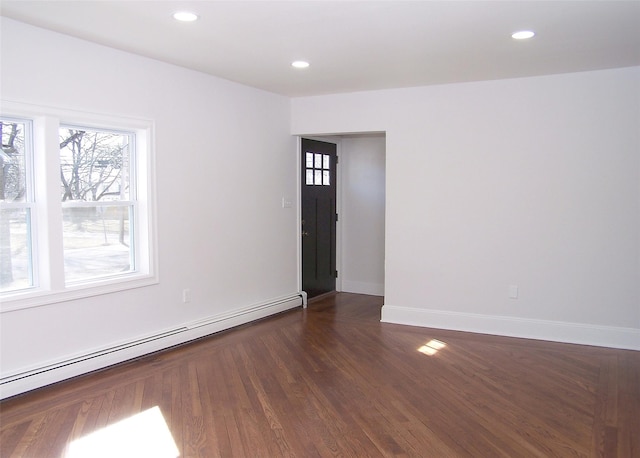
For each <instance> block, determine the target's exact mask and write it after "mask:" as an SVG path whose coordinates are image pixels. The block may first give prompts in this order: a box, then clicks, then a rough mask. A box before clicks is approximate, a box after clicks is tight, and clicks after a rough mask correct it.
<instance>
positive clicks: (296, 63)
mask: <svg viewBox="0 0 640 458" xmlns="http://www.w3.org/2000/svg"><path fill="white" fill-rule="evenodd" d="M291 66H292V67H295V68H307V67H308V66H309V62H306V61H304V60H296V61H293V62H291Z"/></svg>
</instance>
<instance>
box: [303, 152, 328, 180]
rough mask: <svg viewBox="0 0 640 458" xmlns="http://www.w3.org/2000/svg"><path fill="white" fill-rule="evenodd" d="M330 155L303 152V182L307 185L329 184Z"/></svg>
mask: <svg viewBox="0 0 640 458" xmlns="http://www.w3.org/2000/svg"><path fill="white" fill-rule="evenodd" d="M330 164H331V156H329V155H328V154H320V153H312V152H307V153H306V154H305V172H306V178H305V184H307V185H309V186H316V185H317V186H331V173H330V167H329V166H330Z"/></svg>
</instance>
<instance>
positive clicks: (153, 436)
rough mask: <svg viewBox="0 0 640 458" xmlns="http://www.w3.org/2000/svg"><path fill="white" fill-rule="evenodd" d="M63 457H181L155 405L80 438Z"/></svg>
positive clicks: (70, 445)
mask: <svg viewBox="0 0 640 458" xmlns="http://www.w3.org/2000/svg"><path fill="white" fill-rule="evenodd" d="M64 456H65V458H81V457H82V458H88V457H91V458H103V457H104V458H106V457H109V458H113V457H118V458H125V457H131V458H133V457H136V458H146V457H149V458H151V457H153V458H176V457H178V456H180V452H179V451H178V447H177V446H176V443H175V441H174V440H173V436H171V432H170V431H169V427H168V426H167V423H166V421H165V420H164V417H163V416H162V412H161V411H160V408H159V407H158V406H156V407H153V408H151V409H149V410H145V411H144V412H140V413H138V414H136V415H133V416H131V417H129V418H125V419H124V420H122V421H119V422H118V423H114V424H112V425H109V426H107V427H105V428H103V429H100V430H98V431H96V432H93V433H91V434H89V435H87V436H84V437H81V438H80V439H77V440H75V441H73V442H72V443H71V444H69V446H68V448H67V451H66V453H65V455H64Z"/></svg>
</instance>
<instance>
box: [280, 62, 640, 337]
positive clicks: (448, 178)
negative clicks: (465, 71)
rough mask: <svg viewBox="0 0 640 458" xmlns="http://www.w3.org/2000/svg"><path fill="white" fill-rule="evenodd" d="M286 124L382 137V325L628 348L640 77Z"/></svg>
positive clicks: (340, 105) (506, 86)
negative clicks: (515, 290) (513, 294)
mask: <svg viewBox="0 0 640 458" xmlns="http://www.w3.org/2000/svg"><path fill="white" fill-rule="evenodd" d="M292 109H293V112H292V132H293V133H296V134H323V133H340V132H358V131H386V133H387V145H386V146H387V149H386V161H387V162H386V174H387V176H386V180H387V181H386V193H387V194H386V242H385V246H386V270H385V306H384V308H383V320H384V321H391V322H397V323H406V324H415V325H421V326H434V327H442V328H452V329H462V330H470V331H477V332H487V333H495V334H504V335H516V336H524V337H532V338H542V339H549V340H559V341H569V342H577V343H590V344H594V345H604V346H614V347H622V348H635V349H640V68H638V67H635V68H625V69H615V70H608V71H598V72H586V73H576V74H566V75H555V76H545V77H536V78H523V79H513V80H501V81H490V82H479V83H467V84H454V85H442V86H431V87H422V88H409V89H396V90H385V91H373V92H362V93H350V94H338V95H328V96H318V97H304V98H297V99H294V100H293V102H292ZM510 285H517V286H518V287H519V297H518V298H517V299H511V298H509V295H508V291H509V286H510Z"/></svg>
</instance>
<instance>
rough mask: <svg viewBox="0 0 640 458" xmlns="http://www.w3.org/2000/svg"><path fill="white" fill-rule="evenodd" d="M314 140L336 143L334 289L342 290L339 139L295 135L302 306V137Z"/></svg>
mask: <svg viewBox="0 0 640 458" xmlns="http://www.w3.org/2000/svg"><path fill="white" fill-rule="evenodd" d="M303 138H306V139H309V140H316V141H320V142H325V143H333V144H334V145H336V157H337V158H338V162H337V163H336V213H337V214H338V221H336V270H337V271H338V276H337V277H336V291H342V276H341V274H340V272H341V270H342V218H341V217H340V213H341V211H342V173H341V167H340V154H341V146H340V144H341V141H340V140H341V139H340V137H339V136H335V135H327V136H323V135H297V136H296V179H297V186H296V201H297V202H298V205H297V208H296V244H297V247H296V251H297V270H298V291H299V292H300V294H301V295H302V302H303V306H304V307H306V305H307V296H306V293H305V292H304V291H303V289H302V229H301V221H302V139H303Z"/></svg>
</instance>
